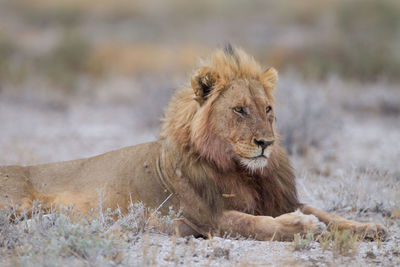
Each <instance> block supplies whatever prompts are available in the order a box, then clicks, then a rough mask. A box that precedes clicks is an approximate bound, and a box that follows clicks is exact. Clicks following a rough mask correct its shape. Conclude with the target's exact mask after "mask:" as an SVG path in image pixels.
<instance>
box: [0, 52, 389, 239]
mask: <svg viewBox="0 0 400 267" xmlns="http://www.w3.org/2000/svg"><path fill="white" fill-rule="evenodd" d="M277 80H278V75H277V71H276V70H275V69H273V68H269V69H267V70H266V71H262V69H261V68H260V66H259V65H258V64H257V63H256V62H255V60H254V59H253V58H252V57H250V56H249V55H247V54H246V53H245V52H243V51H242V50H240V49H234V48H232V47H231V46H227V47H226V48H225V49H224V50H218V51H216V52H215V53H214V54H213V55H212V56H211V57H210V58H209V60H208V61H206V62H205V63H204V66H202V67H201V68H199V69H198V70H197V72H196V73H195V74H194V75H193V77H192V79H191V86H186V87H184V88H182V89H180V90H178V91H177V92H176V94H175V96H174V97H173V98H172V100H171V102H170V104H169V106H168V108H167V109H166V112H165V117H164V119H163V124H162V129H161V134H160V138H159V140H158V141H155V142H151V143H146V144H141V145H136V146H131V147H127V148H123V149H120V150H116V151H112V152H109V153H105V154H103V155H99V156H96V157H92V158H87V159H80V160H74V161H68V162H60V163H51V164H44V165H36V166H27V167H22V166H3V167H0V208H2V207H4V206H5V205H9V204H14V205H15V204H16V205H18V207H19V208H18V209H19V211H21V210H23V209H29V208H30V207H31V205H32V202H33V201H34V200H39V201H40V202H41V203H42V204H43V205H47V206H49V205H50V204H51V203H60V204H63V205H72V204H73V205H75V208H76V209H78V210H81V211H83V212H88V211H89V210H90V209H92V208H96V207H97V205H98V190H99V189H101V191H102V193H103V199H102V201H103V205H104V206H105V207H110V208H117V207H120V208H122V209H123V210H126V209H127V206H128V204H129V200H130V199H132V200H133V201H136V202H137V201H142V202H143V203H144V204H145V205H147V206H149V207H153V208H157V207H159V206H160V204H161V203H162V205H161V211H163V212H166V211H167V210H168V207H170V206H172V207H173V208H174V209H176V210H181V211H182V215H183V218H184V219H183V220H181V221H178V223H177V226H178V228H177V229H178V231H179V233H180V234H182V235H195V236H200V235H207V234H208V233H211V234H213V235H224V234H231V235H241V236H245V237H250V236H251V237H254V238H256V239H258V240H271V239H274V240H290V239H292V238H293V235H294V234H296V233H301V234H304V233H307V232H314V233H319V232H321V231H322V230H323V229H325V227H326V226H327V227H328V228H329V227H337V228H338V229H339V230H344V229H348V230H351V231H354V232H356V233H359V234H367V235H375V234H380V235H384V234H385V233H386V230H385V228H384V227H383V226H382V225H380V224H372V223H358V222H355V221H350V220H346V219H344V218H341V217H339V216H334V215H331V214H328V213H326V212H323V211H319V210H316V209H314V208H311V207H309V206H306V205H303V204H301V203H300V202H299V200H298V197H297V191H296V187H295V177H294V174H293V170H292V168H291V166H290V164H289V160H288V157H287V155H286V153H285V151H284V149H283V148H282V147H281V145H280V140H279V135H278V133H277V132H276V129H275V107H274V97H273V96H272V92H273V90H274V88H275V85H276V83H277Z"/></svg>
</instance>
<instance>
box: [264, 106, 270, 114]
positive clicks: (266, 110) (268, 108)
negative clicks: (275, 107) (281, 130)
mask: <svg viewBox="0 0 400 267" xmlns="http://www.w3.org/2000/svg"><path fill="white" fill-rule="evenodd" d="M271 110H272V107H271V106H268V107H267V108H266V109H265V113H267V114H268V113H269V112H270V111H271Z"/></svg>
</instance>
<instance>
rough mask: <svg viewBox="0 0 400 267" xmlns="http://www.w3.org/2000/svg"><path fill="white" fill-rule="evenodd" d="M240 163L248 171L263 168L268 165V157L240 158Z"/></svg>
mask: <svg viewBox="0 0 400 267" xmlns="http://www.w3.org/2000/svg"><path fill="white" fill-rule="evenodd" d="M240 164H241V165H242V166H243V167H245V168H247V169H248V170H250V171H256V170H260V169H263V168H265V167H266V166H267V165H268V158H266V157H264V156H261V157H256V158H240Z"/></svg>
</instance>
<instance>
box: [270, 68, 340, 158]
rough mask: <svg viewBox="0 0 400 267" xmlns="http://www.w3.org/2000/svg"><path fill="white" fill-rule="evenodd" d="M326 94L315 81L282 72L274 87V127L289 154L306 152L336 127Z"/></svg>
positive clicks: (337, 121)
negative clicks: (275, 120) (275, 125)
mask: <svg viewBox="0 0 400 267" xmlns="http://www.w3.org/2000/svg"><path fill="white" fill-rule="evenodd" d="M329 94H330V91H329V89H327V88H324V86H323V85H321V84H319V83H306V82H305V81H304V80H302V79H300V78H299V77H298V76H296V75H293V74H291V73H288V74H287V75H282V78H281V80H280V82H279V84H278V88H277V91H276V98H277V104H276V106H277V112H276V116H277V127H278V129H279V132H280V134H281V135H282V142H283V145H284V146H285V148H286V149H287V151H288V152H289V153H290V154H305V153H307V150H308V149H309V148H310V147H311V146H313V147H318V146H319V145H321V143H323V142H324V141H325V140H326V139H328V138H329V136H330V135H331V134H333V133H334V132H335V131H336V130H337V129H338V128H339V126H340V119H339V116H338V114H337V113H335V109H334V106H333V105H332V104H331V103H330V100H329Z"/></svg>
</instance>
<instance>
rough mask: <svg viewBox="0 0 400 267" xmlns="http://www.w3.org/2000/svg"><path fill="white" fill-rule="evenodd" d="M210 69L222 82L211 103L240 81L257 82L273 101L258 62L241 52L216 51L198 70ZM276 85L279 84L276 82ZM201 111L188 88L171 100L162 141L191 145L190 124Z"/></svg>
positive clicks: (236, 49)
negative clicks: (231, 85) (236, 81)
mask: <svg viewBox="0 0 400 267" xmlns="http://www.w3.org/2000/svg"><path fill="white" fill-rule="evenodd" d="M203 67H207V68H210V69H212V70H215V71H217V72H218V75H219V78H220V79H219V81H218V83H217V84H216V85H215V89H214V90H213V91H212V92H211V95H210V97H209V98H210V101H209V102H210V103H212V102H213V100H215V99H216V98H217V96H218V95H219V94H220V93H221V92H222V91H223V90H224V89H225V88H226V87H227V86H228V85H229V83H230V82H231V81H233V80H237V79H254V80H258V81H260V82H262V83H263V85H264V87H265V88H266V94H267V96H268V98H269V99H271V100H272V101H274V97H273V95H272V91H273V89H274V87H273V86H272V83H270V82H268V81H266V80H265V79H264V80H263V79H261V77H262V74H263V69H262V68H261V66H260V65H259V64H258V63H257V62H256V60H255V59H254V58H253V57H252V56H250V55H248V54H247V53H246V52H244V51H243V50H242V49H240V48H236V47H235V48H232V46H230V45H227V46H226V47H225V48H224V49H218V50H216V51H215V52H214V53H213V54H212V55H211V56H210V57H209V58H207V59H203V60H201V62H200V64H199V66H198V69H201V68H203ZM275 82H276V81H275ZM199 108H200V106H199V103H198V102H197V101H196V99H195V95H194V93H193V88H192V87H191V86H190V85H185V86H183V87H182V88H181V89H179V90H178V91H177V92H176V93H175V95H174V96H173V98H172V99H171V101H170V103H169V105H168V107H167V109H166V110H165V116H164V118H163V119H162V122H163V124H162V127H161V131H160V139H168V138H172V139H173V140H174V141H175V142H177V143H180V144H181V145H182V146H187V145H189V143H190V124H191V121H192V120H193V117H194V114H195V113H196V112H197V111H198V109H199Z"/></svg>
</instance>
